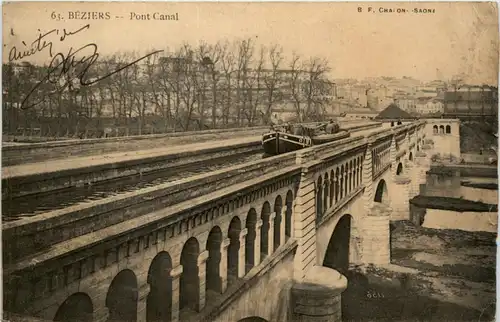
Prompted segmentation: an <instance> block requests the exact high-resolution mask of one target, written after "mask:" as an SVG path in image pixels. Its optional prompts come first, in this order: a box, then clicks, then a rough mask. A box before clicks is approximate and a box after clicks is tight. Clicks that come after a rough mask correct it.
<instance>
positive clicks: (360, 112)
mask: <svg viewBox="0 0 500 322" xmlns="http://www.w3.org/2000/svg"><path fill="white" fill-rule="evenodd" d="M377 115H378V111H375V110H372V109H370V108H366V107H365V108H352V109H351V110H349V111H347V112H346V113H345V118H346V119H349V120H361V119H369V120H372V119H374V118H375V117H376V116H377Z"/></svg>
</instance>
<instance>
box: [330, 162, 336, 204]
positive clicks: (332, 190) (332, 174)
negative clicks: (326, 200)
mask: <svg viewBox="0 0 500 322" xmlns="http://www.w3.org/2000/svg"><path fill="white" fill-rule="evenodd" d="M334 177H335V172H334V171H333V170H332V171H331V172H330V190H329V192H330V207H332V206H333V205H334V202H335V180H334Z"/></svg>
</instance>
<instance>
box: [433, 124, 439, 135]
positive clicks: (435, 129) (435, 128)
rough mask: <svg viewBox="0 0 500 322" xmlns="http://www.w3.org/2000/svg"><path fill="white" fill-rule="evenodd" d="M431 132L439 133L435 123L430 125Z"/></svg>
mask: <svg viewBox="0 0 500 322" xmlns="http://www.w3.org/2000/svg"><path fill="white" fill-rule="evenodd" d="M432 133H434V134H438V133H439V130H438V127H437V125H434V126H433V127H432Z"/></svg>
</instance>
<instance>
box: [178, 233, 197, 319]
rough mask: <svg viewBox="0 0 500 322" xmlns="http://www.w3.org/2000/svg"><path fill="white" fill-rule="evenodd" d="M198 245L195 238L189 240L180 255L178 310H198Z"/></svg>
mask: <svg viewBox="0 0 500 322" xmlns="http://www.w3.org/2000/svg"><path fill="white" fill-rule="evenodd" d="M199 254H200V245H199V244H198V240H196V238H194V237H191V238H189V239H188V240H187V241H186V243H185V244H184V247H183V248H182V253H181V265H182V268H183V272H182V274H181V279H180V280H181V281H180V287H179V294H180V299H179V309H180V310H194V311H197V310H198V304H199V296H200V280H199V277H198V256H199Z"/></svg>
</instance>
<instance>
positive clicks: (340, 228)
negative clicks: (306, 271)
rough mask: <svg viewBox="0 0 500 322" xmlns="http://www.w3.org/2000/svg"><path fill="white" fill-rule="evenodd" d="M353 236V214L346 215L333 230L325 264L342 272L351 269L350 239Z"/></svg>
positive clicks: (344, 272)
mask: <svg viewBox="0 0 500 322" xmlns="http://www.w3.org/2000/svg"><path fill="white" fill-rule="evenodd" d="M350 236H351V216H350V215H344V216H342V218H340V220H339V222H338V223H337V225H336V226H335V229H334V230H333V233H332V236H331V237H330V241H329V242H328V247H327V249H326V254H325V259H324V261H323V266H326V267H330V268H333V269H335V270H337V271H339V272H340V273H342V274H344V275H345V274H346V273H347V271H348V270H349V246H350V245H349V241H350Z"/></svg>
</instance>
